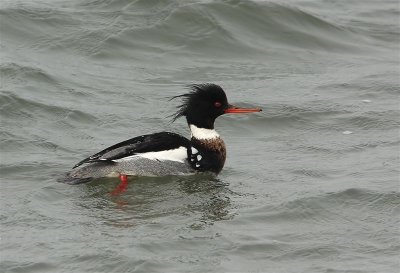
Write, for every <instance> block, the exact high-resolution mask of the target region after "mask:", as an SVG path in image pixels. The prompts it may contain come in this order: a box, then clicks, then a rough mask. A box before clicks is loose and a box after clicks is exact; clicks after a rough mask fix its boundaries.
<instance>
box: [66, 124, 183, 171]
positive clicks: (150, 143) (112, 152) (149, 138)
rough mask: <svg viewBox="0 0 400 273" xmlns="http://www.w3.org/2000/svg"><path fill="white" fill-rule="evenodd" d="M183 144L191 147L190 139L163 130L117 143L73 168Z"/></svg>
mask: <svg viewBox="0 0 400 273" xmlns="http://www.w3.org/2000/svg"><path fill="white" fill-rule="evenodd" d="M181 146H184V147H186V148H189V147H190V141H189V140H188V139H187V138H185V137H183V136H180V135H178V134H175V133H170V132H161V133H155V134H150V135H143V136H138V137H134V138H131V139H128V140H125V141H123V142H120V143H118V144H115V145H113V146H111V147H108V148H106V149H104V150H102V151H100V152H98V153H97V154H94V155H92V156H89V157H88V158H85V159H84V160H82V161H81V162H79V163H78V164H76V165H75V166H74V167H73V168H76V167H79V166H80V165H82V164H84V163H94V162H99V161H103V162H104V161H111V160H116V159H120V158H123V157H127V156H131V155H135V154H139V153H147V152H159V151H163V150H171V149H176V148H179V147H181Z"/></svg>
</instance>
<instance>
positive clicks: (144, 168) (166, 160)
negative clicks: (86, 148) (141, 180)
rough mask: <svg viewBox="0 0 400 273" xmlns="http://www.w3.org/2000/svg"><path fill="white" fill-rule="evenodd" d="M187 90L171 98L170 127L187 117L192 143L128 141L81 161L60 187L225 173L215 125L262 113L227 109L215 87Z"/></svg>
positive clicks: (170, 137)
mask: <svg viewBox="0 0 400 273" xmlns="http://www.w3.org/2000/svg"><path fill="white" fill-rule="evenodd" d="M190 89H191V92H189V93H187V94H183V95H180V96H176V97H173V98H181V99H182V105H180V106H178V111H177V112H176V113H175V115H173V121H175V120H176V119H177V118H179V117H186V121H187V123H188V125H189V128H190V131H191V138H190V140H189V139H187V138H185V137H183V136H181V135H178V134H175V133H170V132H160V133H155V134H149V135H143V136H139V137H135V138H131V139H129V140H126V141H123V142H121V143H118V144H115V145H113V146H111V147H109V148H107V149H104V150H103V151H101V152H99V153H97V154H94V155H92V156H90V157H88V158H86V159H84V160H82V161H81V162H79V163H78V164H76V165H75V166H74V167H73V170H72V171H71V172H69V173H68V174H67V175H66V177H65V178H63V179H60V181H62V182H64V183H68V184H79V183H85V182H89V181H91V180H93V179H95V178H101V177H110V176H116V177H120V179H121V181H122V183H124V184H126V183H127V176H128V175H133V176H164V175H185V174H192V173H197V172H213V173H215V174H218V173H219V172H220V171H221V170H222V168H223V167H224V163H225V158H226V148H225V144H224V141H223V140H222V138H221V137H220V136H219V134H218V133H217V132H216V131H215V130H214V121H215V119H216V118H217V117H219V116H220V115H223V114H228V113H235V114H236V113H252V112H260V111H261V109H259V108H239V107H236V106H233V105H230V104H228V100H227V98H226V95H225V92H224V90H223V89H222V88H221V87H220V86H218V85H215V84H210V83H206V84H195V85H191V86H190ZM78 167H79V168H78Z"/></svg>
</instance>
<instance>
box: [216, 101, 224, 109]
mask: <svg viewBox="0 0 400 273" xmlns="http://www.w3.org/2000/svg"><path fill="white" fill-rule="evenodd" d="M221 105H222V104H221V103H220V102H219V101H216V102H214V106H215V107H217V108H219V107H221Z"/></svg>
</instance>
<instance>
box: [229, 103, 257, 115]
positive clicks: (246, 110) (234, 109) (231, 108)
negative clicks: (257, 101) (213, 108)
mask: <svg viewBox="0 0 400 273" xmlns="http://www.w3.org/2000/svg"><path fill="white" fill-rule="evenodd" d="M261 111H262V109H261V108H239V107H236V106H234V105H229V108H228V109H226V110H225V111H224V113H225V114H240V113H254V112H261Z"/></svg>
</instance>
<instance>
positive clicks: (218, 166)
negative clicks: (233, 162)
mask: <svg viewBox="0 0 400 273" xmlns="http://www.w3.org/2000/svg"><path fill="white" fill-rule="evenodd" d="M191 142H192V146H193V147H194V148H196V149H197V150H198V151H199V154H200V155H201V160H197V154H193V155H191V156H192V158H194V159H195V160H194V161H192V162H191V164H192V167H193V168H195V169H196V170H198V171H212V172H215V173H219V172H220V171H221V170H222V168H223V167H224V164H225V159H226V147H225V143H224V141H223V140H222V139H221V138H220V137H217V138H213V139H196V138H192V139H191Z"/></svg>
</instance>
